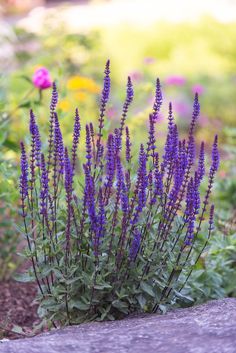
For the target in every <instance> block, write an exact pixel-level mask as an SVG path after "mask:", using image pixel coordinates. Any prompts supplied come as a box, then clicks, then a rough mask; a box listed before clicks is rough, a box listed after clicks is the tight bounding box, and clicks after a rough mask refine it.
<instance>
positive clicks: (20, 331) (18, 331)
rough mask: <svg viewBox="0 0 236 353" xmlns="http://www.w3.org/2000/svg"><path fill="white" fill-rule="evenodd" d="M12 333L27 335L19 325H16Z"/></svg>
mask: <svg viewBox="0 0 236 353" xmlns="http://www.w3.org/2000/svg"><path fill="white" fill-rule="evenodd" d="M11 331H13V332H15V333H19V334H22V335H25V334H24V331H23V329H22V327H20V326H18V325H14V326H13V327H12V329H11Z"/></svg>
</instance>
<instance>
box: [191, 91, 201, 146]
mask: <svg viewBox="0 0 236 353" xmlns="http://www.w3.org/2000/svg"><path fill="white" fill-rule="evenodd" d="M199 114H200V104H199V101H198V93H196V94H195V97H194V103H193V114H192V120H191V124H190V129H189V140H190V139H191V137H192V136H193V133H194V128H195V125H196V122H197V119H198V118H199Z"/></svg>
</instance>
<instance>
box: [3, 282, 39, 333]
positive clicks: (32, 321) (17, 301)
mask: <svg viewBox="0 0 236 353" xmlns="http://www.w3.org/2000/svg"><path fill="white" fill-rule="evenodd" d="M36 293H37V288H36V286H35V284H31V283H19V282H16V281H14V280H10V281H7V282H0V338H3V337H4V338H11V339H13V338H20V337H21V338H22V335H19V334H15V333H13V332H11V329H12V328H13V326H14V325H18V326H20V327H22V329H23V331H24V332H25V333H30V332H32V329H33V326H34V325H36V324H38V323H39V322H40V320H39V317H38V315H37V304H35V303H33V301H34V299H35V296H36ZM4 328H5V329H6V330H4Z"/></svg>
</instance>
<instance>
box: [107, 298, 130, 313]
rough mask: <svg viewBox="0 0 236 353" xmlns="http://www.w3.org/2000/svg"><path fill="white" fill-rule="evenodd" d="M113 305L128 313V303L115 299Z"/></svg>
mask: <svg viewBox="0 0 236 353" xmlns="http://www.w3.org/2000/svg"><path fill="white" fill-rule="evenodd" d="M111 304H112V306H113V307H114V308H116V309H118V310H119V311H121V312H122V313H124V314H128V304H127V303H125V302H122V301H121V300H113V302H112V303H111Z"/></svg>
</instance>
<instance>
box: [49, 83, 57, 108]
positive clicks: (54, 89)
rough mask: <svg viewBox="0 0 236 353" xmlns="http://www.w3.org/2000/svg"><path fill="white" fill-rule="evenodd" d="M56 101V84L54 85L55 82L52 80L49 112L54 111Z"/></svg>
mask: <svg viewBox="0 0 236 353" xmlns="http://www.w3.org/2000/svg"><path fill="white" fill-rule="evenodd" d="M57 103H58V92H57V86H56V82H53V84H52V97H51V104H50V110H51V112H54V111H55V110H56V106H57Z"/></svg>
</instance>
